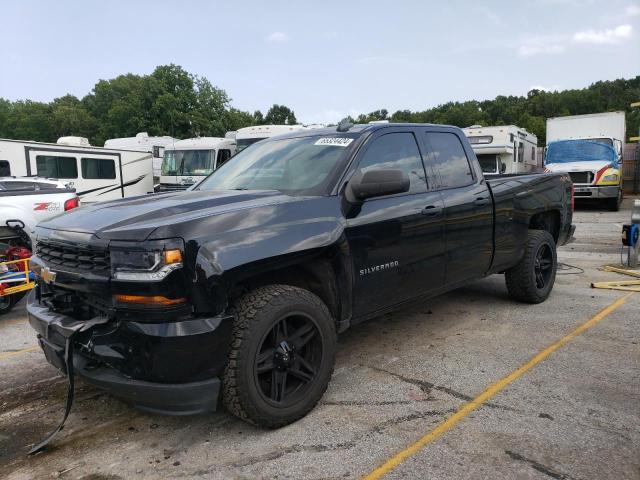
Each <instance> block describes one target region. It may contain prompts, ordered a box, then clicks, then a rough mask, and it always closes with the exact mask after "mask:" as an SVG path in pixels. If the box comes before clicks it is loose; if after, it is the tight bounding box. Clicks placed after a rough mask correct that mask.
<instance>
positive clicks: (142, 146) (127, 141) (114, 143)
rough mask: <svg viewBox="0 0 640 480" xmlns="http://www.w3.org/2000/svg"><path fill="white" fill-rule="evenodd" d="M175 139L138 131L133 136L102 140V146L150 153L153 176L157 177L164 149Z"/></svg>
mask: <svg viewBox="0 0 640 480" xmlns="http://www.w3.org/2000/svg"><path fill="white" fill-rule="evenodd" d="M177 141H178V139H177V138H173V137H170V136H168V135H165V136H162V137H150V136H149V134H148V133H147V132H140V133H138V134H136V136H135V137H122V138H110V139H108V140H106V141H105V142H104V147H105V148H112V149H113V148H115V149H125V150H135V151H136V152H148V153H150V154H151V155H152V156H153V176H154V178H155V179H159V178H160V170H161V168H162V158H163V157H164V149H165V147H166V146H167V145H171V144H173V143H175V142H177Z"/></svg>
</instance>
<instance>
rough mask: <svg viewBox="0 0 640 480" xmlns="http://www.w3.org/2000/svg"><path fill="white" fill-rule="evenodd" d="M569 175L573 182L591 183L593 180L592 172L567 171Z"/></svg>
mask: <svg viewBox="0 0 640 480" xmlns="http://www.w3.org/2000/svg"><path fill="white" fill-rule="evenodd" d="M569 177H570V178H571V181H572V182H573V183H586V184H591V182H593V173H592V172H569Z"/></svg>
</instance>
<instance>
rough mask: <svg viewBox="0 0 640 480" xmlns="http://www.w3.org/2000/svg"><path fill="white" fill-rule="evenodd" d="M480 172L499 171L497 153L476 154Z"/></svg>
mask: <svg viewBox="0 0 640 480" xmlns="http://www.w3.org/2000/svg"><path fill="white" fill-rule="evenodd" d="M477 157H478V162H479V163H480V168H481V169H482V173H499V170H498V155H488V154H482V155H477Z"/></svg>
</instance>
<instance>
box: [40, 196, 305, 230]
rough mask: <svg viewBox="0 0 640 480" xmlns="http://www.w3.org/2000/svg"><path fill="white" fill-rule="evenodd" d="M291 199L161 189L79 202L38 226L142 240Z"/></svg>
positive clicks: (287, 197)
mask: <svg viewBox="0 0 640 480" xmlns="http://www.w3.org/2000/svg"><path fill="white" fill-rule="evenodd" d="M295 200H297V197H291V196H288V195H284V194H282V193H280V192H278V191H216V192H213V191H181V192H172V193H161V194H154V195H145V196H140V197H133V198H128V199H122V200H115V201H111V202H102V203H96V204H93V205H88V206H82V207H80V208H76V209H73V210H70V211H69V212H67V213H65V214H63V215H60V216H58V217H56V218H54V219H51V220H48V221H45V222H42V223H40V224H39V225H38V227H39V228H44V229H49V230H58V231H65V232H75V233H78V234H89V235H90V236H92V237H97V238H100V239H105V240H107V239H118V240H132V241H143V240H145V239H147V238H148V237H149V236H150V235H151V234H152V233H153V231H154V230H156V229H158V228H160V227H170V226H173V225H177V224H181V223H184V222H188V221H191V220H193V219H195V218H199V217H208V216H216V215H221V214H224V213H228V212H232V211H242V210H247V209H253V208H256V207H263V206H266V205H271V204H275V203H278V204H282V203H288V202H292V201H295ZM164 230H166V228H165V229H164Z"/></svg>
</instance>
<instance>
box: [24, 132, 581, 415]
mask: <svg viewBox="0 0 640 480" xmlns="http://www.w3.org/2000/svg"><path fill="white" fill-rule="evenodd" d="M572 192H573V187H572V183H571V181H570V180H569V177H568V176H567V175H566V174H532V175H517V176H505V177H501V178H497V179H493V180H486V179H485V178H484V177H483V175H482V172H481V170H480V167H479V165H478V162H477V160H476V157H475V155H474V153H473V150H471V148H470V146H469V144H468V142H467V140H466V138H465V136H464V135H463V133H462V131H461V130H460V129H458V128H455V127H448V126H441V125H421V124H375V125H374V124H372V125H356V126H353V125H349V124H345V123H341V124H340V125H339V126H338V128H337V129H336V128H331V129H316V130H308V131H302V132H300V131H298V132H295V133H292V134H290V135H286V136H281V137H276V138H273V139H269V140H265V141H262V142H260V143H257V144H255V145H253V146H251V147H250V148H247V149H245V150H243V151H242V152H241V153H239V154H238V155H237V156H235V157H234V158H232V159H231V160H230V161H229V162H228V163H226V164H225V165H224V166H222V167H221V168H220V169H219V170H217V171H215V172H214V173H213V174H212V175H211V176H209V177H208V178H206V179H205V180H203V181H202V182H201V183H200V184H199V185H197V186H196V187H195V188H193V189H192V190H191V191H186V192H174V193H162V194H155V195H151V196H144V197H137V198H131V199H123V200H117V201H113V202H105V203H100V204H95V205H91V206H87V207H83V208H80V209H77V210H73V211H71V212H70V213H67V214H64V215H62V216H60V217H58V218H55V219H53V220H50V221H47V222H45V223H42V224H40V225H39V226H38V228H37V232H36V234H37V247H36V252H35V255H34V256H33V258H32V260H31V262H32V266H33V270H34V272H35V273H36V275H37V278H38V285H37V288H36V289H35V290H34V292H32V294H31V295H30V297H29V302H28V307H27V308H28V315H29V321H30V323H31V325H32V327H33V328H34V329H35V330H36V331H37V335H38V340H39V342H40V345H41V347H42V349H43V350H44V353H45V355H46V358H47V359H48V361H49V362H50V363H52V364H54V365H55V366H57V367H58V368H60V369H61V370H62V371H63V372H65V373H67V374H68V375H69V378H70V384H71V392H70V393H71V395H72V393H73V392H72V388H73V384H72V380H73V375H74V373H75V374H78V375H80V376H81V377H82V378H84V379H85V380H86V381H88V382H90V383H92V384H95V385H97V386H98V387H100V388H103V389H106V390H107V391H109V392H111V393H112V394H113V395H115V396H117V397H119V398H122V399H124V400H125V401H128V402H130V403H132V404H134V405H136V406H137V407H140V408H143V409H147V410H150V411H155V412H163V413H173V414H187V413H199V412H205V411H213V410H215V409H216V407H217V404H218V399H219V397H222V402H223V403H224V405H225V406H226V407H227V408H228V409H229V410H230V411H231V412H232V413H233V414H235V415H237V416H238V417H240V418H242V419H244V420H247V421H249V422H252V423H254V424H257V425H262V426H266V427H279V426H283V425H286V424H288V423H291V422H293V421H295V420H297V419H299V418H300V417H302V416H304V415H305V414H306V413H308V412H309V411H310V410H311V409H312V408H313V407H314V406H315V404H316V403H317V402H318V400H319V399H320V397H321V396H322V395H323V393H324V391H325V389H326V387H327V384H328V382H329V379H330V377H331V374H332V371H333V366H334V358H335V352H336V334H337V333H340V332H342V331H344V330H345V329H347V328H349V327H350V326H351V325H355V324H357V323H359V322H361V321H363V320H366V319H368V318H371V317H374V316H377V315H380V314H382V313H384V312H388V311H391V310H394V309H395V308H397V307H398V306H400V305H402V304H405V303H407V302H410V301H414V300H416V299H424V298H428V297H431V296H434V295H437V294H441V293H443V292H446V291H449V290H452V289H454V288H457V287H459V286H461V285H463V284H465V283H467V282H469V281H472V280H475V279H478V278H481V277H485V276H487V275H490V274H494V273H504V274H505V277H506V286H507V289H508V292H509V294H510V295H511V296H512V297H513V298H514V299H516V300H518V301H523V302H530V303H538V302H542V301H544V300H545V299H546V298H547V297H548V296H549V293H550V292H551V289H552V288H553V283H554V279H555V274H556V245H562V244H564V243H566V242H567V241H568V240H569V238H570V237H571V236H572V233H573V226H572V224H571V220H572V212H573V208H572V203H573V194H572ZM67 413H68V408H67ZM65 418H66V416H65Z"/></svg>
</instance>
